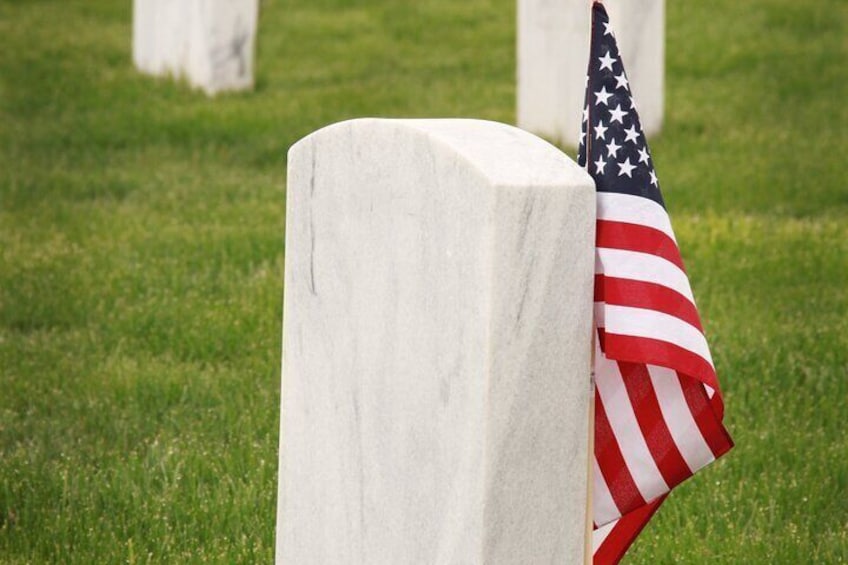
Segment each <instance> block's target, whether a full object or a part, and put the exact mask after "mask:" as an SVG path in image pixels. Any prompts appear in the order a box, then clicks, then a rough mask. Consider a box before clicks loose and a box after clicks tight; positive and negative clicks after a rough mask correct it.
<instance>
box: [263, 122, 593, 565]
mask: <svg viewBox="0 0 848 565" xmlns="http://www.w3.org/2000/svg"><path fill="white" fill-rule="evenodd" d="M288 167H289V169H288V191H287V210H286V274H285V306H284V310H285V313H284V330H283V331H284V339H283V379H282V382H283V384H282V417H281V437H280V466H279V473H280V474H279V498H278V514H277V545H276V559H277V563H285V564H290V563H291V564H295V563H297V564H310V565H318V564H328V565H330V564H339V563H344V564H346V565H365V564H369V565H373V564H395V563H397V564H400V563H402V564H405V565H407V564H417V563H421V564H428V565H435V564H457V565H468V564H482V563H486V564H489V565H493V564H516V563H553V564H566V563H581V562H582V561H583V555H584V534H585V525H586V511H587V510H586V496H587V477H588V473H587V465H588V460H587V457H588V451H587V444H588V406H589V404H588V403H589V390H590V385H589V378H590V377H589V375H590V371H589V364H590V342H591V319H592V286H593V276H594V274H593V273H594V251H593V249H594V224H595V194H594V188H593V183H592V179H591V178H590V177H589V176H588V175H587V174H586V173H585V172H584V171H583V170H582V169H581V168H579V167H578V166H577V165H576V164H575V163H574V162H573V161H571V160H570V159H569V158H568V157H566V156H565V155H564V154H563V153H562V152H560V151H559V150H558V149H556V148H555V147H553V146H552V145H550V144H548V143H547V142H545V141H543V140H541V139H539V138H537V137H535V136H533V135H532V134H529V133H527V132H525V131H522V130H519V129H517V128H514V127H512V126H507V125H504V124H499V123H495V122H486V121H479V120H458V119H457V120H380V119H361V120H353V121H347V122H342V123H338V124H334V125H332V126H329V127H327V128H324V129H321V130H319V131H317V132H315V133H313V134H312V135H310V136H308V137H306V138H304V139H302V140H301V141H299V142H298V143H297V144H295V145H294V146H293V147H292V148H291V150H290V151H289V161H288Z"/></svg>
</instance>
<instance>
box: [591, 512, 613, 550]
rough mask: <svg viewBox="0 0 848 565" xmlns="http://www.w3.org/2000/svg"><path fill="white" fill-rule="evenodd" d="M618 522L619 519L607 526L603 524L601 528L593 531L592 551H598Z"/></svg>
mask: <svg viewBox="0 0 848 565" xmlns="http://www.w3.org/2000/svg"><path fill="white" fill-rule="evenodd" d="M616 522H618V520H616V521H615V522H610V523H609V524H606V525H605V526H601V527H600V528H598V529H597V530H595V531H594V532H592V553H593V554H594V553H596V552H597V551H598V548H599V547H601V544H602V543H604V540H605V539H607V536H608V535H610V532H611V531H612V529H613V528H614V527H615V524H616Z"/></svg>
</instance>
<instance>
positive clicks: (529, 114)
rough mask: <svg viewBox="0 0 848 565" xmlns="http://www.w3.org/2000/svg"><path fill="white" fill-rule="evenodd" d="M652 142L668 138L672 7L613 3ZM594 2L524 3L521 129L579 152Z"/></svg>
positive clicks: (655, 2) (626, 0)
mask: <svg viewBox="0 0 848 565" xmlns="http://www.w3.org/2000/svg"><path fill="white" fill-rule="evenodd" d="M604 6H605V7H606V8H607V11H608V12H609V16H610V23H611V24H612V27H613V29H614V30H615V33H616V40H617V41H618V46H619V50H620V51H621V56H622V59H623V61H624V67H625V70H626V71H627V75H628V78H629V80H630V87H631V90H632V92H633V96H634V99H635V101H636V103H637V104H638V107H639V117H640V119H641V123H642V128H643V129H644V130H645V132H646V134H647V135H652V134H654V133H657V132H658V131H659V130H660V127H661V125H662V119H663V99H664V98H663V89H664V76H665V60H664V58H665V0H606V1H605V2H604ZM590 12H591V2H587V1H586V0H518V33H517V35H518V53H517V67H518V68H517V75H518V76H517V81H518V89H517V99H518V125H519V126H520V127H522V128H524V129H526V130H528V131H532V132H534V133H536V134H539V135H542V136H545V137H547V138H549V139H554V140H556V141H558V142H560V143H565V144H569V145H577V138H578V135H579V134H580V123H581V119H582V109H583V99H584V95H585V87H586V84H585V77H586V71H587V67H588V63H589V35H590V34H589V32H590V23H591V22H590V15H591V13H590Z"/></svg>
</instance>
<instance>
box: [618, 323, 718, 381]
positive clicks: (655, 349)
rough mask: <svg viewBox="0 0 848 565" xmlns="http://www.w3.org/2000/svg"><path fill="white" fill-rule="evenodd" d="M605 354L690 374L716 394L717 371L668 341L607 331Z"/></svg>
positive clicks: (696, 356) (695, 355)
mask: <svg viewBox="0 0 848 565" xmlns="http://www.w3.org/2000/svg"><path fill="white" fill-rule="evenodd" d="M603 333H604V341H603V346H604V352H605V353H606V356H607V357H609V358H610V359H616V360H619V361H629V362H631V363H645V364H646V365H659V366H660V367H668V368H669V369H673V370H675V371H677V372H679V373H684V374H686V375H689V376H691V377H693V378H695V379H697V380H699V381H701V382H702V383H704V384H706V385H707V386H709V387H710V388H712V389H714V390H715V391H716V395H718V391H719V386H718V380H717V379H716V374H715V369H713V366H712V365H710V364H709V362H707V360H706V359H704V358H703V357H701V356H700V355H698V354H697V353H693V352H691V351H689V350H688V349H684V348H682V347H680V346H679V345H675V344H673V343H670V342H668V341H662V340H659V339H652V338H648V337H636V336H631V335H622V334H615V333H611V332H607V331H604V332H603Z"/></svg>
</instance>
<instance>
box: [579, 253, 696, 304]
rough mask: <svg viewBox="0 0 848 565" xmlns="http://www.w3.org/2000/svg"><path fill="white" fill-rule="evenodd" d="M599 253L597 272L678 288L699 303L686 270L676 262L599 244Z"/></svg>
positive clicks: (693, 301)
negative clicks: (681, 268)
mask: <svg viewBox="0 0 848 565" xmlns="http://www.w3.org/2000/svg"><path fill="white" fill-rule="evenodd" d="M596 251H597V253H596V255H595V274H598V275H606V276H608V277H616V278H619V279H633V280H637V281H644V282H650V283H654V284H658V285H662V286H665V287H668V288H670V289H672V290H676V291H677V292H678V293H680V294H682V295H683V296H685V297H686V298H688V299H689V301H690V302H692V304H694V303H695V297H694V296H692V287H691V286H690V285H689V278H688V277H687V276H686V273H684V272H683V271H681V270H680V268H679V267H678V266H677V265H675V264H674V263H672V262H670V261H668V260H666V259H663V258H662V257H658V256H656V255H651V254H650V253H641V252H639V251H627V250H625V249H611V248H608V247H598V248H597V249H596Z"/></svg>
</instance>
